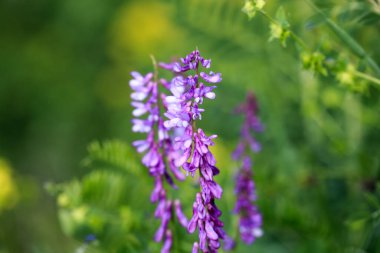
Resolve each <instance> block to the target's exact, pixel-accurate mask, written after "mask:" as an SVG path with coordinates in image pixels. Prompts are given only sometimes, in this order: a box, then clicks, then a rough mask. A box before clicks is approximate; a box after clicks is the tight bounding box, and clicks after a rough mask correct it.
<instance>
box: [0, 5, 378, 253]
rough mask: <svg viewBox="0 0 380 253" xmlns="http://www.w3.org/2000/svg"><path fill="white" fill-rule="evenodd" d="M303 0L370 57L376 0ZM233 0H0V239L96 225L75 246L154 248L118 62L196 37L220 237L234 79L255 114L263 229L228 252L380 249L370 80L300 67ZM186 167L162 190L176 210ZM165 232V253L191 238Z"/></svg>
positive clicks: (73, 235) (324, 32)
mask: <svg viewBox="0 0 380 253" xmlns="http://www.w3.org/2000/svg"><path fill="white" fill-rule="evenodd" d="M317 3H318V4H319V5H320V6H322V7H323V8H325V10H326V11H328V12H329V15H331V18H333V19H334V20H337V22H338V23H339V24H341V25H342V27H343V28H344V29H346V31H348V32H349V33H350V34H351V35H352V36H353V37H354V38H355V39H356V40H357V41H358V42H359V44H361V45H362V46H363V47H364V49H365V50H366V51H367V52H368V53H369V54H370V55H371V56H372V58H373V59H375V61H377V62H378V63H380V47H379V41H380V40H379V39H380V37H379V28H380V26H379V25H380V23H379V9H380V7H379V5H378V4H376V3H377V2H376V1H375V0H373V1H358V2H356V1H351V2H350V3H349V4H347V3H346V1H343V0H340V1H328V0H323V1H322V0H321V1H317ZM243 5H244V2H243V1H240V0H236V1H235V0H233V1H231V0H191V1H190V0H188V1H181V0H157V1H146V0H139V1H138V0H134V1H132V0H108V1H101V0H91V1H90V0H81V1H77V0H64V1H63V0H62V1H49V0H34V1H27V0H0V252H1V253H19V252H20V253H24V252H25V253H29V252H30V253H32V252H33V253H40V252H42V253H44V252H46V253H47V252H55V253H63V252H84V250H85V247H87V246H86V245H87V244H83V242H84V241H85V240H86V236H88V235H91V234H94V235H95V236H96V238H97V239H98V240H97V242H95V243H93V244H91V246H90V247H89V248H87V252H159V250H158V248H157V245H156V244H154V243H152V242H151V241H152V240H151V238H152V237H153V234H154V230H155V228H156V227H157V226H158V222H157V221H155V220H154V219H153V218H152V217H151V214H152V211H153V209H154V206H153V205H152V204H151V203H150V202H149V194H150V191H151V186H152V179H151V178H150V177H149V176H148V175H147V174H148V173H147V171H146V170H145V168H143V167H141V165H140V163H139V156H138V155H136V153H135V152H134V150H133V149H131V148H130V143H131V141H133V140H136V139H139V138H141V136H138V135H135V134H132V133H131V123H130V120H131V110H132V108H131V106H130V97H129V94H130V88H129V85H128V82H129V80H130V74H129V73H130V72H131V71H132V70H138V71H140V72H142V73H146V72H148V71H151V70H152V64H151V60H150V57H149V55H150V54H153V55H154V56H155V57H156V59H157V60H158V61H166V62H168V61H170V60H172V59H174V58H176V57H181V56H184V55H186V54H187V53H189V52H191V51H192V50H194V49H195V47H198V48H199V50H200V51H201V53H202V55H203V56H204V57H205V58H211V59H212V69H213V70H214V71H216V72H222V74H223V82H222V83H221V84H220V85H219V86H218V88H217V90H216V94H217V98H216V99H215V100H214V101H211V102H206V103H205V106H204V107H205V109H206V112H205V114H204V117H203V120H202V122H201V123H200V125H201V126H202V127H203V128H204V129H205V130H206V131H207V132H208V133H215V134H218V136H219V138H218V140H217V142H216V147H215V153H216V156H217V159H218V167H219V168H220V169H221V175H220V176H218V177H217V181H218V182H219V183H220V184H222V185H223V187H224V189H225V194H224V199H223V200H221V201H220V205H221V206H222V209H223V211H224V215H223V220H224V221H225V222H226V229H227V231H228V233H229V234H231V235H232V236H234V235H236V228H235V226H236V219H235V218H233V217H232V215H231V209H232V207H233V203H234V195H233V181H232V180H231V178H232V177H233V175H234V173H235V169H236V164H234V163H233V162H232V161H231V159H230V158H229V157H230V153H231V152H232V150H233V149H234V146H235V145H236V144H237V141H238V137H239V128H240V124H241V123H242V120H243V119H242V118H241V116H239V115H234V114H233V109H234V107H236V106H237V105H238V104H239V103H241V101H242V100H243V99H244V98H245V94H246V92H247V91H248V90H252V91H254V92H255V94H256V96H257V98H258V101H259V104H260V118H261V120H262V122H263V124H264V125H265V132H263V133H262V134H260V135H259V136H257V138H258V140H259V141H260V142H261V144H262V146H263V150H262V152H261V153H258V154H255V155H254V156H253V160H254V161H255V163H254V172H255V181H256V185H257V191H258V196H259V200H258V206H259V208H260V210H261V211H262V213H263V216H264V237H262V238H260V239H258V240H257V242H255V244H254V245H253V246H250V247H248V246H242V245H239V246H238V248H237V249H236V251H235V252H270V253H276V252H358V253H359V252H380V240H379V238H380V192H379V190H380V189H379V186H378V183H379V179H380V131H379V130H380V117H379V113H380V103H379V89H378V88H379V87H378V86H377V87H376V86H373V85H371V84H369V85H368V88H367V89H366V90H365V91H362V92H355V91H353V90H351V89H350V88H349V87H346V86H344V85H342V84H339V83H338V82H337V81H336V80H335V79H334V78H331V77H322V78H320V77H316V76H314V75H313V74H312V73H310V72H308V71H305V70H302V63H301V62H300V59H299V57H298V53H297V48H296V47H295V46H294V45H293V43H288V46H287V48H286V49H284V48H282V47H281V45H280V43H278V42H277V41H272V42H268V38H269V36H270V35H269V23H268V22H267V20H266V19H264V18H263V17H262V16H258V17H255V18H254V19H253V20H248V18H247V16H246V15H245V14H244V13H243V12H242V11H241V9H242V7H243ZM280 5H283V6H284V8H285V9H286V12H287V13H288V17H289V22H290V23H291V25H292V29H293V31H295V32H296V33H297V34H299V35H300V36H301V37H303V38H304V39H305V41H307V43H309V44H310V46H311V47H315V48H327V49H328V50H330V51H337V52H339V53H342V54H345V55H347V57H348V58H352V59H353V61H354V62H357V64H358V65H360V64H361V63H360V61H356V60H355V56H354V55H351V53H350V52H349V50H348V49H345V48H344V46H342V44H341V42H340V41H339V38H337V37H336V36H334V34H332V33H331V32H329V30H328V28H326V27H325V26H324V25H323V24H320V25H310V24H311V23H310V18H312V17H313V16H314V15H315V11H314V10H313V9H312V8H310V6H309V5H307V4H306V3H304V2H303V1H285V0H276V1H270V2H268V3H267V5H266V6H265V9H266V10H267V11H268V13H275V11H276V9H277V8H278V6H280ZM376 8H377V9H376ZM365 15H369V17H370V18H368V19H365V22H364V21H362V20H361V19H359V18H360V17H362V16H365ZM90 143H92V144H91V145H90ZM189 182H191V179H188V181H187V182H185V183H183V184H181V186H180V187H183V191H182V192H181V194H178V193H175V192H174V193H173V194H174V195H176V194H177V195H178V196H181V198H183V199H184V201H185V210H186V214H187V215H188V216H190V214H191V203H192V201H193V198H194V197H193V196H194V193H195V191H196V187H195V185H194V184H193V183H189ZM146 221H148V222H146ZM149 224H153V225H150V226H149ZM178 230H180V229H179V228H178ZM177 234H178V238H184V239H182V240H180V239H178V241H177V242H175V245H176V246H175V249H174V250H173V252H189V251H190V248H191V243H192V240H193V239H195V237H191V236H190V237H189V236H187V235H186V233H185V232H183V231H178V232H177ZM81 250H82V251H81Z"/></svg>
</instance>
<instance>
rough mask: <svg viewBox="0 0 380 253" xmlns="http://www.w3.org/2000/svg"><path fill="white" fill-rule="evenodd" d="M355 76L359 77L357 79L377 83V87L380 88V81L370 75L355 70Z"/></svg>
mask: <svg viewBox="0 0 380 253" xmlns="http://www.w3.org/2000/svg"><path fill="white" fill-rule="evenodd" d="M353 74H354V75H355V76H357V77H360V78H363V79H365V80H367V81H370V82H372V83H375V84H377V85H379V86H380V79H377V78H376V77H373V76H370V75H368V74H366V73H363V72H360V71H357V70H355V71H354V72H353Z"/></svg>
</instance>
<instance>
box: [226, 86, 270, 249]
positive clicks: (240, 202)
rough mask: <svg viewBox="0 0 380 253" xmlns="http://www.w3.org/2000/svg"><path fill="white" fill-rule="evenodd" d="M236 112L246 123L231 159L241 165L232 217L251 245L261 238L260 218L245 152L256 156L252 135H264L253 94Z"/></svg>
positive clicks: (256, 143)
mask: <svg viewBox="0 0 380 253" xmlns="http://www.w3.org/2000/svg"><path fill="white" fill-rule="evenodd" d="M236 112H238V113H243V114H244V116H245V121H244V123H243V126H242V130H241V139H240V141H239V143H238V145H237V147H236V149H235V151H234V152H233V154H232V158H233V159H234V160H237V161H241V163H242V166H241V168H240V169H239V171H238V172H237V175H236V185H235V194H236V196H237V200H236V205H235V208H234V213H236V214H238V215H239V233H240V237H241V240H242V241H243V242H244V243H246V244H251V243H252V242H254V241H255V239H256V238H257V237H260V236H262V235H263V231H262V229H261V227H262V216H261V213H260V212H259V210H258V208H257V206H256V205H255V204H254V202H255V201H256V199H257V196H256V188H255V184H254V182H253V180H252V177H253V173H252V162H251V159H250V157H249V154H248V153H247V150H251V151H253V152H258V151H260V149H261V146H260V144H259V143H258V142H257V141H256V139H255V138H254V137H253V136H252V132H261V131H263V126H262V124H261V122H260V120H259V119H258V117H257V113H258V106H257V101H256V98H255V96H254V95H253V93H248V95H247V100H246V102H245V103H244V104H242V105H240V106H239V107H238V108H237V110H236Z"/></svg>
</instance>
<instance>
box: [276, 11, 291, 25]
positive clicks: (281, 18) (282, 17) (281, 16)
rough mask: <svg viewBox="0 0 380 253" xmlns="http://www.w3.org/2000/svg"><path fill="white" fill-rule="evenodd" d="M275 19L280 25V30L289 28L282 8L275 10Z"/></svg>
mask: <svg viewBox="0 0 380 253" xmlns="http://www.w3.org/2000/svg"><path fill="white" fill-rule="evenodd" d="M276 19H277V21H278V22H279V23H280V25H281V27H282V28H286V29H288V28H289V27H290V24H289V22H288V20H287V18H286V13H285V10H284V8H283V7H282V6H280V7H279V8H278V9H277V12H276Z"/></svg>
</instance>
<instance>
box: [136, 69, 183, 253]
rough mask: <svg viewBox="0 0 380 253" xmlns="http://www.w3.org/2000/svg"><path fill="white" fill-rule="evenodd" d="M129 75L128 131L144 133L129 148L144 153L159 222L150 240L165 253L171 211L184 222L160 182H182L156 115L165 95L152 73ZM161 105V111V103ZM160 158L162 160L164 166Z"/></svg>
mask: <svg viewBox="0 0 380 253" xmlns="http://www.w3.org/2000/svg"><path fill="white" fill-rule="evenodd" d="M131 74H132V77H133V79H132V80H131V81H130V83H129V84H130V86H131V88H132V90H133V93H132V94H131V98H132V100H133V102H132V106H133V107H134V110H133V112H132V114H133V116H135V117H136V118H134V119H133V120H132V124H133V126H132V131H134V132H140V133H146V134H147V137H146V139H144V140H138V141H135V142H133V145H134V146H135V147H136V149H137V151H138V152H139V153H145V155H144V157H143V158H142V163H143V164H144V165H145V166H146V167H147V168H148V169H149V173H150V174H151V175H152V176H153V177H154V180H155V186H154V189H153V192H152V194H151V201H152V202H154V203H157V208H156V211H155V217H156V218H157V219H160V220H161V225H160V227H159V228H158V230H157V232H156V234H155V236H154V239H155V240H156V241H157V242H159V241H162V240H164V245H163V247H162V250H161V252H162V253H169V252H170V248H171V245H172V232H171V230H170V229H169V226H168V225H169V221H170V220H171V216H172V213H173V211H174V212H175V214H176V215H177V218H178V220H179V223H180V224H181V225H183V226H184V227H186V226H187V223H188V221H187V218H186V217H185V215H184V214H183V212H182V209H181V204H180V202H179V200H175V201H174V202H173V200H171V199H170V198H168V197H167V193H166V190H165V188H164V182H168V183H169V184H170V185H171V186H173V187H176V186H175V184H174V180H173V178H172V176H171V175H174V177H175V178H176V179H177V180H184V178H185V176H184V175H183V174H182V173H181V171H180V170H179V168H178V166H175V162H174V160H175V159H176V158H177V157H178V155H177V152H176V150H175V149H174V147H173V142H172V140H171V139H170V137H169V133H168V129H167V128H166V127H165V126H164V124H163V119H162V117H161V115H160V101H161V102H162V100H163V99H165V95H164V94H161V96H160V94H159V91H158V82H157V81H156V80H152V78H153V73H148V74H147V75H146V76H142V75H141V74H139V73H138V72H132V73H131ZM162 104H163V105H162V106H163V107H164V109H165V104H164V103H162ZM145 114H148V116H147V118H145V119H142V118H140V117H141V116H143V115H145ZM164 159H166V163H165V160H164ZM166 164H168V166H166ZM169 171H170V172H171V173H169Z"/></svg>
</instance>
